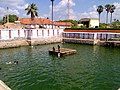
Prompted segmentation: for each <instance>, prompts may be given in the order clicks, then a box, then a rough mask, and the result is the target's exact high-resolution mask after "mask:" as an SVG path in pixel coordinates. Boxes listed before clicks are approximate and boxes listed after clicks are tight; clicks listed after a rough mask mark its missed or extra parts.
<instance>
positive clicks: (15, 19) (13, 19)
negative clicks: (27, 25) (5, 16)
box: [9, 15, 18, 22]
mask: <svg viewBox="0 0 120 90" xmlns="http://www.w3.org/2000/svg"><path fill="white" fill-rule="evenodd" d="M17 20H18V17H17V16H16V15H9V22H15V21H17Z"/></svg>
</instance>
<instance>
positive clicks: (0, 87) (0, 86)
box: [0, 80, 12, 90]
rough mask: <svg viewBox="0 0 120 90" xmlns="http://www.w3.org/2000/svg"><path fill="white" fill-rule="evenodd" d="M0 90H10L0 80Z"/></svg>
mask: <svg viewBox="0 0 120 90" xmlns="http://www.w3.org/2000/svg"><path fill="white" fill-rule="evenodd" d="M0 90H12V89H10V88H9V87H8V86H7V85H6V84H5V83H4V82H3V81H2V80H0Z"/></svg>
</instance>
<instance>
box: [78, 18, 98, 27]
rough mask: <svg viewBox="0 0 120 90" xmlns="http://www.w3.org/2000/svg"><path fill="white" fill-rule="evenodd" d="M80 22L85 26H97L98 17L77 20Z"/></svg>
mask: <svg viewBox="0 0 120 90" xmlns="http://www.w3.org/2000/svg"><path fill="white" fill-rule="evenodd" d="M79 23H80V24H83V25H84V26H85V27H87V28H98V27H99V19H98V18H82V19H80V21H79Z"/></svg>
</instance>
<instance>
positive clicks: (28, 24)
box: [19, 18, 72, 29]
mask: <svg viewBox="0 0 120 90" xmlns="http://www.w3.org/2000/svg"><path fill="white" fill-rule="evenodd" d="M19 21H20V23H21V24H22V25H24V27H25V28H34V29H35V28H44V29H51V28H52V25H53V28H56V29H64V28H68V27H69V28H70V27H71V26H72V23H70V22H59V21H55V22H52V21H51V20H50V19H47V18H34V19H33V20H32V19H31V18H21V19H19Z"/></svg>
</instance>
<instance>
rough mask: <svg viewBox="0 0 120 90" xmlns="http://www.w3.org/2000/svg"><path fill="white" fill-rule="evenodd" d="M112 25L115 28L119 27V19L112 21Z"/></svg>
mask: <svg viewBox="0 0 120 90" xmlns="http://www.w3.org/2000/svg"><path fill="white" fill-rule="evenodd" d="M112 27H113V28H116V29H120V21H119V20H116V21H114V22H112Z"/></svg>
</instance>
